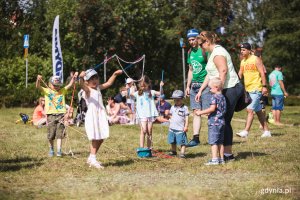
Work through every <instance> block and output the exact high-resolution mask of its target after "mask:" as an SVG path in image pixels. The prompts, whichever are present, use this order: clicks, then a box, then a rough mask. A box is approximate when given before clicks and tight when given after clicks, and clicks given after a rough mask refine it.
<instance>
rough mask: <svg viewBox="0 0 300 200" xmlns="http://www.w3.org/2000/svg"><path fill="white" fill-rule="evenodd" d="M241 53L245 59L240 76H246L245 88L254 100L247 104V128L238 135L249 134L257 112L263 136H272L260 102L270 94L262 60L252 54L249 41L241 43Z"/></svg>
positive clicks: (242, 62) (245, 135)
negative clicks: (262, 97)
mask: <svg viewBox="0 0 300 200" xmlns="http://www.w3.org/2000/svg"><path fill="white" fill-rule="evenodd" d="M241 55H242V57H243V59H242V61H241V65H240V70H239V77H240V79H241V78H242V77H243V76H244V84H245V89H246V91H247V92H249V94H250V97H251V99H252V102H251V104H250V105H248V106H247V113H248V115H247V120H246V126H245V129H244V130H243V131H241V132H239V133H237V135H238V136H240V137H247V136H248V134H249V130H250V128H251V125H252V122H253V119H254V112H255V113H256V114H257V117H258V120H259V122H260V124H261V126H262V128H263V130H264V132H263V134H262V135H261V137H271V132H270V131H269V128H268V125H267V122H266V119H265V115H264V113H263V112H262V107H261V104H260V98H261V96H262V95H267V94H268V89H267V85H266V76H265V73H264V68H263V63H262V60H261V59H260V58H259V57H257V56H255V55H252V54H251V45H250V44H249V43H243V44H242V45H241Z"/></svg>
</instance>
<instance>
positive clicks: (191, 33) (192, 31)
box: [187, 29, 199, 38]
mask: <svg viewBox="0 0 300 200" xmlns="http://www.w3.org/2000/svg"><path fill="white" fill-rule="evenodd" d="M197 35H199V31H198V30H197V29H190V30H188V32H187V38H190V37H197Z"/></svg>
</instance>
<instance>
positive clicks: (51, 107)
mask: <svg viewBox="0 0 300 200" xmlns="http://www.w3.org/2000/svg"><path fill="white" fill-rule="evenodd" d="M77 76H78V73H77V72H76V73H75V74H74V76H73V77H72V79H71V81H70V82H69V84H68V85H66V86H65V87H64V88H61V86H62V84H61V79H60V77H59V76H52V77H51V78H50V80H49V87H47V88H45V87H42V86H41V84H40V82H41V80H42V78H43V77H42V76H41V75H38V76H37V80H36V88H38V89H39V90H40V91H41V92H42V93H43V94H44V96H45V113H46V115H47V123H48V136H47V138H48V140H49V147H50V151H49V156H50V157H52V156H53V155H54V139H55V138H56V139H57V154H56V155H57V156H58V157H61V156H62V150H61V143H62V139H63V138H64V129H65V126H64V123H63V122H62V119H63V117H64V114H65V113H66V102H65V94H66V93H67V90H68V89H69V88H71V87H72V85H73V83H74V81H75V79H76V78H77Z"/></svg>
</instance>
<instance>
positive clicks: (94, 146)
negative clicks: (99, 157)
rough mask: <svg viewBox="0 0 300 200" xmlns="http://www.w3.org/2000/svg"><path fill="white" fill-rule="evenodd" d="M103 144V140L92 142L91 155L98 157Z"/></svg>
mask: <svg viewBox="0 0 300 200" xmlns="http://www.w3.org/2000/svg"><path fill="white" fill-rule="evenodd" d="M102 143H103V140H92V143H91V147H90V149H91V154H93V155H96V154H97V152H98V150H99V148H100V146H101V144H102Z"/></svg>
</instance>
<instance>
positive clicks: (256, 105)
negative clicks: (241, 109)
mask: <svg viewBox="0 0 300 200" xmlns="http://www.w3.org/2000/svg"><path fill="white" fill-rule="evenodd" d="M249 95H250V97H251V99H252V102H251V103H250V104H249V105H248V106H247V109H249V110H253V111H254V112H258V111H261V110H262V107H261V104H260V98H261V96H262V95H261V92H258V91H254V92H249Z"/></svg>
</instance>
